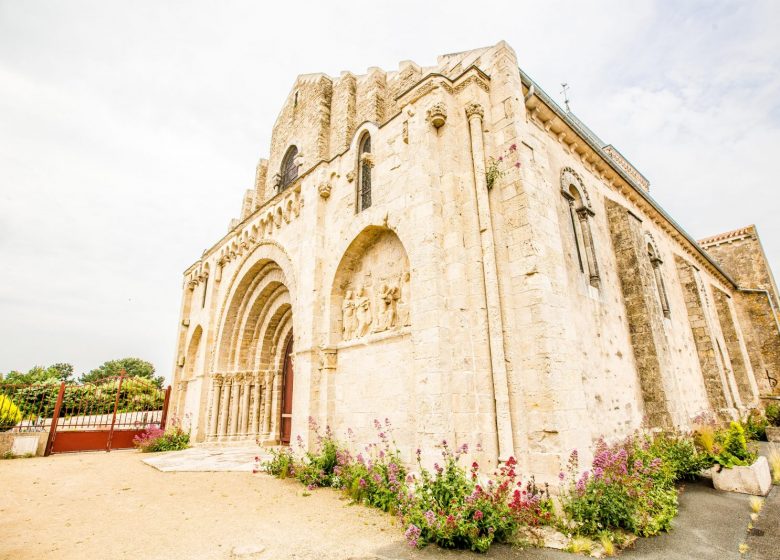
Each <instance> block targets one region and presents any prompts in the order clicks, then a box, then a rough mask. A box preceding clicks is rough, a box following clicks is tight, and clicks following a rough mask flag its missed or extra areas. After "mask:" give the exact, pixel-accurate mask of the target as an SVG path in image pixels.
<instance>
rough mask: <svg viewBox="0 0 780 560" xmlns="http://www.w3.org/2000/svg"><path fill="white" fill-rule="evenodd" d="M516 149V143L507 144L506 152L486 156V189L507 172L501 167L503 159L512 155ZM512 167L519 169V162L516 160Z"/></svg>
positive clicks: (491, 186) (490, 187)
mask: <svg viewBox="0 0 780 560" xmlns="http://www.w3.org/2000/svg"><path fill="white" fill-rule="evenodd" d="M516 151H517V144H512V145H511V146H509V148H508V149H507V151H506V152H504V153H503V154H501V155H500V156H498V158H494V157H493V156H490V157H489V158H488V162H487V165H486V166H485V182H486V183H487V188H488V190H490V189H492V188H493V185H494V184H495V182H496V181H497V180H498V179H500V178H501V177H503V176H504V175H506V174H507V170H505V169H503V165H504V159H506V158H508V157H509V156H510V155H513V154H514V153H515V152H516ZM514 167H515V168H517V169H520V162H519V161H516V162H515V163H514Z"/></svg>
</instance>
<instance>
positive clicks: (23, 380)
mask: <svg viewBox="0 0 780 560" xmlns="http://www.w3.org/2000/svg"><path fill="white" fill-rule="evenodd" d="M72 376H73V366H72V365H71V364H66V363H58V364H53V365H50V366H49V367H46V368H44V367H42V366H33V367H32V368H31V369H30V371H28V372H27V373H22V372H21V371H12V372H9V373H8V375H6V376H5V379H4V381H5V383H8V384H10V385H27V384H30V383H43V382H44V381H48V380H49V379H55V380H57V381H65V382H66V383H70V382H72V381H73V379H72Z"/></svg>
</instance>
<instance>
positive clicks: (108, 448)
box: [106, 369, 126, 451]
mask: <svg viewBox="0 0 780 560" xmlns="http://www.w3.org/2000/svg"><path fill="white" fill-rule="evenodd" d="M125 373H126V372H125V370H124V369H122V370H121V371H120V372H119V385H117V388H116V399H114V416H113V417H112V418H111V429H110V430H109V432H108V441H107V442H106V451H111V440H112V439H114V424H116V409H117V408H118V407H119V393H121V392H122V382H123V381H124V380H125Z"/></svg>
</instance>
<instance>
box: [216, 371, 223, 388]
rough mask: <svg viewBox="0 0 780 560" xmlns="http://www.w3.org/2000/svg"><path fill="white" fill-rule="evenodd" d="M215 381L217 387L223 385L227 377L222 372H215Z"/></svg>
mask: <svg viewBox="0 0 780 560" xmlns="http://www.w3.org/2000/svg"><path fill="white" fill-rule="evenodd" d="M213 381H214V386H215V387H221V386H222V384H223V383H224V382H225V378H224V377H223V376H222V374H221V373H215V374H214V379H213Z"/></svg>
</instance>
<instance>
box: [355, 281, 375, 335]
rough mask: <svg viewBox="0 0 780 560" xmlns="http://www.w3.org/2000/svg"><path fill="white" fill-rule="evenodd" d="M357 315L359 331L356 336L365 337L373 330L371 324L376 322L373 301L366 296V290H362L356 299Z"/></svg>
mask: <svg viewBox="0 0 780 560" xmlns="http://www.w3.org/2000/svg"><path fill="white" fill-rule="evenodd" d="M355 315H356V318H357V331H356V332H355V336H358V337H360V336H365V335H367V334H368V331H369V329H370V328H371V322H372V321H373V320H374V317H373V315H372V314H371V300H370V299H369V298H368V296H367V295H366V290H365V288H360V290H359V291H358V293H357V298H356V299H355Z"/></svg>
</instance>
